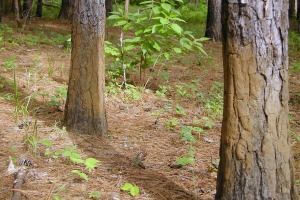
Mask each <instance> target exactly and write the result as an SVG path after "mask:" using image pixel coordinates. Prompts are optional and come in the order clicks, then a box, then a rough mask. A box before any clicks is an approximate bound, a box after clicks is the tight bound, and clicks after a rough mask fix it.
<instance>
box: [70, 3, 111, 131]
mask: <svg viewBox="0 0 300 200" xmlns="http://www.w3.org/2000/svg"><path fill="white" fill-rule="evenodd" d="M72 5H73V9H74V12H73V23H72V53H71V69H70V77H69V88H68V96H67V102H66V109H65V123H66V126H67V128H68V130H70V131H74V132H78V133H84V134H98V135H101V136H102V135H105V134H106V132H107V122H106V113H105V106H104V89H105V65H104V33H105V2H104V0H77V1H72Z"/></svg>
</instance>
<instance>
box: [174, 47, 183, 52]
mask: <svg viewBox="0 0 300 200" xmlns="http://www.w3.org/2000/svg"><path fill="white" fill-rule="evenodd" d="M174 51H175V52H176V53H181V52H182V51H181V49H179V48H174Z"/></svg>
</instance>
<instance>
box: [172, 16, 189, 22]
mask: <svg viewBox="0 0 300 200" xmlns="http://www.w3.org/2000/svg"><path fill="white" fill-rule="evenodd" d="M171 20H173V21H179V22H186V21H184V20H183V19H180V18H178V17H173V18H171Z"/></svg>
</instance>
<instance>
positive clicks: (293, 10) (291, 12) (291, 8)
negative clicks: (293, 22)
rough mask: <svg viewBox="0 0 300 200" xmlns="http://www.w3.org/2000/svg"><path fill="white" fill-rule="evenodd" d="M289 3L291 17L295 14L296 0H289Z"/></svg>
mask: <svg viewBox="0 0 300 200" xmlns="http://www.w3.org/2000/svg"><path fill="white" fill-rule="evenodd" d="M289 2H290V4H289V18H290V19H291V18H293V17H294V16H295V8H296V7H295V6H296V4H295V3H296V2H295V0H289Z"/></svg>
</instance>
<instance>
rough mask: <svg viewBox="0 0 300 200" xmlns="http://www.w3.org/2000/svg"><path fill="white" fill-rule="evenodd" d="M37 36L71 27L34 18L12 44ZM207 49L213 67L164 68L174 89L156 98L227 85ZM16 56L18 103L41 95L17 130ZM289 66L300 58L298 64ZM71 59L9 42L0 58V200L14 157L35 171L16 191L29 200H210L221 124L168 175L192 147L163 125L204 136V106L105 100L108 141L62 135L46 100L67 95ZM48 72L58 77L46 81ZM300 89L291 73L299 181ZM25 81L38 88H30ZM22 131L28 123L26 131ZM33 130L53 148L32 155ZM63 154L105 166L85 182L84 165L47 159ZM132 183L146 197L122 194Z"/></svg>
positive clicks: (217, 50)
mask: <svg viewBox="0 0 300 200" xmlns="http://www.w3.org/2000/svg"><path fill="white" fill-rule="evenodd" d="M5 22H7V23H8V22H9V19H5ZM37 29H42V30H44V32H46V33H47V32H50V31H54V32H58V33H68V32H69V30H70V25H69V24H68V23H67V22H65V21H57V20H36V19H34V20H33V21H32V22H31V24H29V25H27V26H26V27H25V29H24V30H23V31H22V33H21V34H20V30H17V29H14V34H13V35H14V37H21V36H22V35H26V34H29V33H31V34H34V31H35V30H37ZM114 31H116V30H114V29H111V30H110V29H109V30H108V33H109V35H112V34H113V33H114ZM204 45H205V49H206V51H207V53H208V54H209V55H210V58H203V59H202V60H200V61H197V62H196V61H195V62H194V61H193V60H195V59H194V58H193V56H194V55H193V54H191V55H189V56H187V57H183V58H180V59H178V61H176V62H172V63H171V62H170V66H166V69H165V70H166V71H168V72H169V75H170V77H169V79H168V81H167V82H164V81H163V80H161V79H153V80H151V81H150V83H149V87H150V88H153V89H157V87H158V85H164V84H168V85H170V86H171V87H172V88H176V85H178V84H182V83H187V84H189V83H191V82H192V81H193V80H198V82H199V85H198V86H199V87H198V93H201V92H202V93H205V94H207V95H210V92H211V91H210V88H211V87H212V86H213V85H214V84H215V83H216V82H222V81H223V72H222V68H221V67H220V66H222V52H221V50H222V46H221V43H216V42H206V43H205V44H204ZM13 56H15V57H16V61H15V65H16V66H17V70H16V78H17V80H18V85H19V92H20V93H21V94H20V99H24V98H25V97H28V96H30V95H31V94H32V93H33V92H36V93H38V94H40V95H37V96H36V97H35V100H32V101H30V105H29V107H28V111H29V114H23V115H22V117H20V118H19V119H18V121H17V120H16V116H15V114H14V111H15V106H14V105H15V104H14V102H13V101H12V100H8V99H9V98H8V96H7V94H9V93H11V94H14V91H15V90H14V87H13V84H12V82H13V73H12V71H11V70H6V71H5V61H7V60H8V59H10V58H11V57H13ZM296 56H299V55H296ZM299 57H300V56H299ZM299 57H298V58H299ZM293 59H296V57H295V55H293ZM69 60H70V52H69V51H67V50H66V49H64V48H59V47H57V46H51V45H46V44H38V45H33V46H28V45H23V44H19V45H13V44H12V43H9V42H7V44H6V46H5V50H3V49H2V51H0V74H1V76H0V79H1V80H2V82H1V81H0V83H5V84H3V85H2V87H0V96H1V97H3V98H1V99H0V143H1V146H0V149H1V151H0V170H1V172H2V173H1V174H0V199H10V197H11V195H12V192H13V191H12V186H13V181H14V177H13V175H11V174H8V172H7V169H8V165H9V162H10V157H11V158H12V159H13V160H14V161H15V164H16V165H17V163H18V161H20V159H28V160H30V161H31V162H32V166H30V167H28V168H27V178H26V182H25V183H24V184H23V185H22V188H21V189H20V190H18V191H20V192H21V193H22V195H23V196H24V197H26V198H24V199H30V200H34V199H38V200H40V199H53V197H54V196H55V195H56V196H59V199H66V200H68V199H72V200H74V199H78V200H79V199H89V193H90V192H95V191H100V192H101V199H105V200H110V199H111V200H118V199H122V200H123V199H125V200H126V199H141V200H150V199H158V200H163V199H174V200H175V199H176V200H178V199H182V200H184V199H186V200H191V199H214V195H215V185H216V175H217V174H216V168H215V166H214V165H215V162H216V160H217V159H218V151H219V145H220V144H219V138H220V132H221V117H216V118H214V119H213V122H214V125H213V127H212V128H207V129H205V130H204V134H195V135H194V137H195V138H196V139H197V142H196V143H195V144H193V146H194V151H195V152H194V157H195V163H194V164H191V165H187V166H184V167H182V168H179V169H174V168H171V167H170V165H172V163H174V162H175V160H176V157H181V156H183V155H184V154H185V152H186V151H187V149H188V148H189V144H188V143H187V142H183V141H181V135H180V129H179V126H177V127H174V128H173V129H171V130H168V129H167V128H166V120H168V119H173V118H176V119H178V121H179V122H180V125H181V126H182V125H192V124H193V123H194V122H195V121H197V120H198V121H200V125H199V127H202V126H201V123H203V122H202V121H201V120H203V116H207V115H208V113H207V111H206V110H205V108H204V106H203V103H202V102H199V100H197V99H195V98H193V97H180V98H175V96H176V94H175V93H176V91H175V90H173V91H171V92H170V94H167V95H166V97H158V96H156V95H155V93H154V91H152V92H151V91H147V90H146V91H143V92H142V97H141V98H140V99H139V100H134V99H126V98H125V97H126V94H125V93H124V92H121V93H118V94H115V95H108V96H107V97H106V109H107V117H108V127H109V135H108V136H107V137H105V138H99V137H97V136H89V135H78V134H74V133H70V132H66V131H65V130H64V129H63V126H62V120H63V112H61V110H60V109H58V108H57V107H56V106H51V105H50V103H49V102H50V98H49V96H51V95H53V94H55V90H56V88H57V87H64V88H66V87H67V82H68V68H69ZM52 66H53V67H54V71H53V73H51V75H49V74H50V73H49V70H51V69H52ZM34 68H36V69H35V70H34ZM29 72H31V73H32V74H31V75H32V76H30V77H32V79H31V80H29V78H28V77H29ZM33 72H37V73H36V74H34V73H33ZM299 80H300V79H299V74H291V77H290V82H291V84H290V85H291V113H292V114H291V117H292V118H293V119H292V120H291V122H292V123H291V130H292V131H293V133H294V135H293V136H292V144H293V149H294V152H295V160H296V162H295V168H296V176H297V177H296V178H297V180H298V179H300V174H299V158H300V151H299V149H300V148H299V147H300V146H299V142H297V140H296V137H297V135H299V133H300V127H299V126H300V124H299V122H300V113H299V108H300V106H299V105H300V99H299V98H300V97H299V96H297V94H299V86H300V83H299ZM29 81H31V82H34V84H28V82H29ZM42 94H44V96H43V95H42ZM46 94H48V96H47V95H46ZM212 95H213V94H212ZM26 100H28V98H27V99H26ZM26 100H25V101H24V102H26ZM176 104H180V105H181V106H182V107H183V108H184V110H185V112H186V115H178V113H176V112H175V111H174V110H172V111H168V109H166V108H168V107H174V106H175V105H176ZM24 116H25V117H24ZM35 119H36V120H37V121H36V122H37V127H36V129H34V124H35ZM26 124H29V125H28V127H27V126H26ZM34 130H36V133H37V137H38V140H39V141H41V140H49V141H51V142H52V143H53V145H52V146H51V147H49V148H48V149H47V148H46V147H45V146H44V145H41V144H40V143H39V144H38V145H37V153H36V155H34V153H33V150H34V148H32V147H33V146H32V145H28V143H26V136H28V135H30V134H31V135H32V134H33V133H34ZM66 145H69V146H73V145H76V146H77V147H78V151H77V152H78V153H80V155H81V156H82V157H83V158H88V157H93V158H96V159H98V160H99V161H100V163H99V164H98V166H97V168H96V169H95V170H94V171H93V172H91V173H88V171H87V170H85V168H84V166H83V165H80V164H76V163H73V162H71V161H69V160H67V159H64V158H62V157H59V158H57V159H54V158H52V157H51V156H47V155H44V153H45V150H51V151H52V152H54V151H56V150H59V149H64V147H65V146H66ZM140 152H145V153H146V154H147V156H146V158H145V160H144V161H143V163H144V165H145V169H143V168H141V167H139V166H138V165H137V164H136V163H135V162H134V161H133V160H134V159H135V157H136V156H137V155H138V154H139V153H140ZM74 169H76V170H82V171H84V172H86V173H87V174H88V176H89V180H88V181H85V180H83V179H81V178H80V177H79V176H78V175H76V174H74V173H72V172H71V171H72V170H74ZM126 182H129V183H132V184H134V185H137V186H138V187H139V188H140V194H138V196H137V197H131V196H130V195H129V193H127V192H124V191H120V188H121V187H122V186H123V185H124V183H126Z"/></svg>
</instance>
